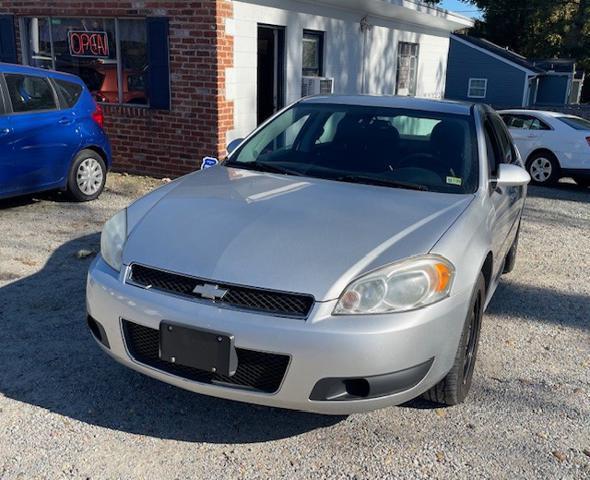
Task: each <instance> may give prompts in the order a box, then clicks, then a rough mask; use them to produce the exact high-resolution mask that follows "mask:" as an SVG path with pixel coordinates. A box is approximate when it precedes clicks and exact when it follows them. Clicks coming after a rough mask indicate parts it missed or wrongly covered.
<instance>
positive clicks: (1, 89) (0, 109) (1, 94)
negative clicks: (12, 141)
mask: <svg viewBox="0 0 590 480" xmlns="http://www.w3.org/2000/svg"><path fill="white" fill-rule="evenodd" d="M6 91H7V89H6V86H5V84H4V74H3V73H2V72H0V117H2V116H4V115H10V114H11V113H12V109H11V108H10V107H9V106H8V98H7V93H6Z"/></svg>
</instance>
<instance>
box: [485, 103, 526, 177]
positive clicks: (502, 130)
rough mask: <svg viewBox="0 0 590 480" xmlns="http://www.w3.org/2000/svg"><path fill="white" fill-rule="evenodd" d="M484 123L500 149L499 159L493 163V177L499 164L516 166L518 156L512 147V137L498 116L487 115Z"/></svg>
mask: <svg viewBox="0 0 590 480" xmlns="http://www.w3.org/2000/svg"><path fill="white" fill-rule="evenodd" d="M486 122H487V123H489V124H490V126H491V129H492V132H493V134H494V137H495V139H496V142H497V144H498V146H499V147H500V159H499V161H497V163H495V166H496V169H495V170H494V171H493V172H492V174H493V176H494V177H495V176H496V175H497V173H498V172H497V167H498V166H499V165H500V164H502V163H506V164H508V165H515V164H516V165H517V164H518V155H517V153H516V149H515V147H514V142H513V141H512V136H511V135H510V132H509V131H508V127H506V124H505V123H504V121H503V120H502V118H501V117H500V115H498V114H495V113H488V114H487V115H486ZM502 137H503V138H502ZM504 144H505V145H504Z"/></svg>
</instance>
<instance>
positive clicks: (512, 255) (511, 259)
mask: <svg viewBox="0 0 590 480" xmlns="http://www.w3.org/2000/svg"><path fill="white" fill-rule="evenodd" d="M519 238H520V225H519V226H518V230H517V232H516V237H515V238H514V243H513V244H512V246H511V247H510V250H508V254H507V255H506V259H505V260H504V269H503V271H502V273H503V274H506V273H510V272H512V270H514V267H515V265H516V257H517V255H518V239H519Z"/></svg>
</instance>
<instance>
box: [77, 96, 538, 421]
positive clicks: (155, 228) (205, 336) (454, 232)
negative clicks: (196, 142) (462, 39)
mask: <svg viewBox="0 0 590 480" xmlns="http://www.w3.org/2000/svg"><path fill="white" fill-rule="evenodd" d="M228 150H229V151H230V154H229V157H228V158H227V159H226V160H225V161H224V162H222V163H221V164H220V165H214V164H215V162H214V161H211V159H208V162H206V165H207V166H211V165H213V166H211V168H206V169H203V170H202V171H200V172H195V173H193V174H190V175H187V176H186V177H183V178H180V179H177V180H176V181H174V182H172V183H170V184H167V185H165V186H163V187H161V188H159V189H157V190H155V191H153V192H152V193H150V194H148V195H147V196H145V197H143V198H142V199H140V200H138V201H137V202H135V203H134V204H132V205H131V206H129V207H128V208H127V209H126V210H124V211H121V212H120V213H118V214H117V215H115V216H114V217H113V218H112V219H110V220H109V221H108V222H107V223H106V225H105V227H104V230H103V233H102V238H101V255H99V256H98V257H97V259H96V260H95V261H94V263H93V264H92V266H91V268H90V272H89V275H88V283H87V306H88V325H89V327H90V330H91V331H92V333H93V335H94V337H95V338H96V340H97V343H98V344H99V345H100V346H101V347H102V348H103V349H104V351H105V352H107V353H108V354H109V355H111V356H112V357H113V358H114V359H115V360H117V361H119V362H121V363H122V364H124V365H126V366H128V367H130V368H133V369H135V370H137V371H139V372H141V373H144V374H146V375H149V376H151V377H154V378H156V379H159V380H161V381H164V382H167V383H170V384H173V385H176V386H178V387H181V388H185V389H187V390H191V391H193V392H198V393H202V394H206V395H212V396H216V397H223V398H228V399H232V400H238V401H244V402H250V403H256V404H262V405H269V406H275V407H284V408H291V409H297V410H305V411H312V412H319V413H326V414H347V413H353V412H361V411H367V410H372V409H376V408H381V407H386V406H389V405H396V404H400V403H403V402H406V401H408V400H410V399H412V398H415V397H417V396H420V395H424V396H425V397H426V398H427V399H430V400H432V401H434V402H437V403H442V404H446V405H454V404H457V403H460V402H462V401H464V399H465V397H466V395H467V393H468V391H469V388H470V385H471V379H472V375H473V369H474V365H475V359H476V355H477V348H478V342H479V332H480V327H481V322H482V316H483V312H484V310H485V307H486V306H487V304H488V302H489V301H490V299H491V297H492V295H493V293H494V290H495V289H496V286H497V284H498V281H499V278H500V276H501V275H502V273H507V272H509V271H510V270H511V269H512V268H513V267H514V262H515V259H516V251H517V244H518V234H519V227H520V219H521V214H522V209H523V205H524V200H525V197H526V185H527V183H528V182H529V181H530V177H529V175H528V174H527V172H526V171H525V170H524V169H523V168H522V161H521V159H520V157H519V155H518V153H517V151H516V149H515V148H514V146H513V144H512V141H511V140H510V136H509V134H508V132H507V130H506V128H505V126H504V124H503V123H502V121H501V120H500V118H499V117H498V116H497V114H496V113H495V112H494V111H492V110H491V109H489V108H488V107H486V106H482V105H477V104H465V103H451V102H438V101H431V100H417V99H403V98H397V97H370V96H354V97H348V96H328V97H312V98H308V99H304V100H302V101H299V102H297V103H295V104H294V105H291V106H290V107H288V108H287V109H285V110H284V111H282V112H280V113H279V114H277V115H276V116H275V117H274V118H272V119H271V120H270V121H268V122H266V123H265V124H264V125H262V126H261V127H260V128H258V129H257V130H256V131H254V132H253V133H252V134H251V135H250V136H249V137H248V138H246V139H245V140H239V141H237V142H233V143H232V144H231V145H230V146H229V147H228Z"/></svg>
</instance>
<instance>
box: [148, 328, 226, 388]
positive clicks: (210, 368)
mask: <svg viewBox="0 0 590 480" xmlns="http://www.w3.org/2000/svg"><path fill="white" fill-rule="evenodd" d="M160 358H161V359H162V360H164V361H166V362H170V363H174V364H176V365H183V366H185V367H192V368H197V369H199V370H204V371H207V372H212V373H217V374H219V375H225V376H227V377H231V376H232V375H234V374H235V373H236V369H237V368H238V355H237V353H236V349H235V347H234V337H233V335H228V334H226V333H219V332H213V331H210V330H199V329H196V328H190V327H186V326H183V325H179V324H177V323H172V322H162V323H161V324H160Z"/></svg>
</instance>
